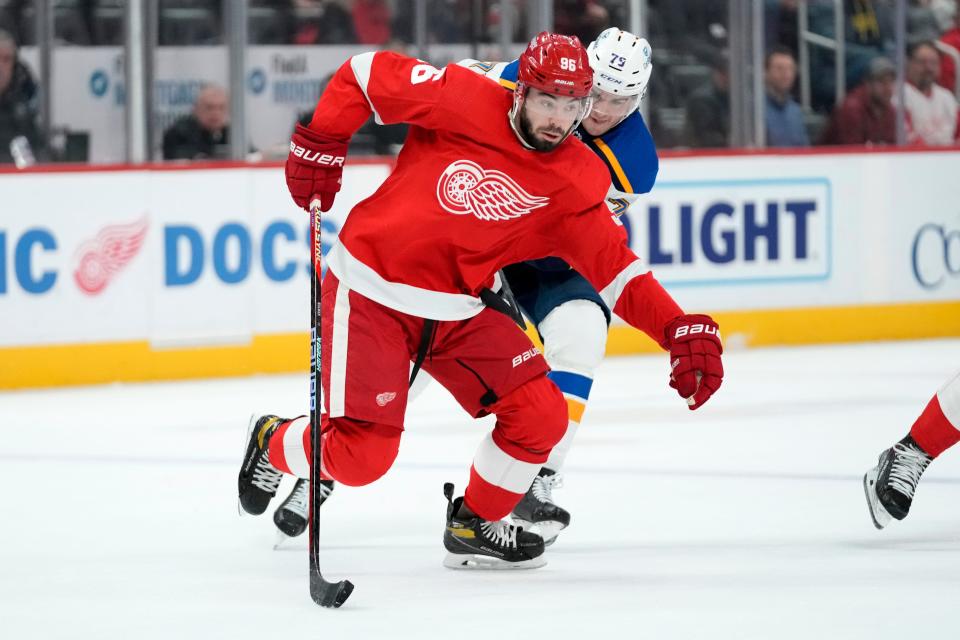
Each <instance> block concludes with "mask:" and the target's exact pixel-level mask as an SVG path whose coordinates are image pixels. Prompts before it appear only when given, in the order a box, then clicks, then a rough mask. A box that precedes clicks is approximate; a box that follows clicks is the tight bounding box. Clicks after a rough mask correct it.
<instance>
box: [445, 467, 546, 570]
mask: <svg viewBox="0 0 960 640" xmlns="http://www.w3.org/2000/svg"><path fill="white" fill-rule="evenodd" d="M443 495H445V496H446V497H447V528H446V529H445V530H444V532H443V546H444V547H446V548H447V552H448V553H447V557H446V558H445V559H444V561H443V566H445V567H449V568H450V569H536V568H538V567H542V566H543V565H545V564H547V560H546V558H544V557H543V538H541V537H540V536H538V535H537V534H535V533H530V532H529V531H524V530H523V528H522V527H518V526H516V525H512V524H510V523H509V522H507V521H506V520H498V521H496V522H491V521H489V520H483V519H482V518H480V516H478V515H476V514H474V513H473V512H471V511H470V510H469V509H467V507H466V506H465V505H464V504H463V497H459V498H457V499H456V500H454V499H453V485H452V484H451V483H449V482H448V483H446V484H444V485H443Z"/></svg>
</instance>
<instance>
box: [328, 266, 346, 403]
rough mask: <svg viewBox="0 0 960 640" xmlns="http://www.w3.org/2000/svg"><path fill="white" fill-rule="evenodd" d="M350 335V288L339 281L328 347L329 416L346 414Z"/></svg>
mask: <svg viewBox="0 0 960 640" xmlns="http://www.w3.org/2000/svg"><path fill="white" fill-rule="evenodd" d="M349 337H350V288H349V287H348V286H347V285H346V284H344V283H343V281H341V282H340V283H339V284H338V285H337V298H336V300H335V301H334V303H333V336H332V340H331V342H332V348H331V349H330V398H329V404H330V417H331V418H339V417H341V416H344V415H346V404H347V403H346V397H347V344H348V340H349Z"/></svg>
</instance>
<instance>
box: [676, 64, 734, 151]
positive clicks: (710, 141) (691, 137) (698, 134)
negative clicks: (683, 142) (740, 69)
mask: <svg viewBox="0 0 960 640" xmlns="http://www.w3.org/2000/svg"><path fill="white" fill-rule="evenodd" d="M729 64H730V63H729V61H728V60H727V58H726V56H724V55H717V56H714V57H713V58H712V65H713V74H712V75H711V81H710V84H709V85H707V86H705V87H700V88H699V89H696V90H694V91H693V93H691V94H690V98H689V99H688V100H687V105H686V107H687V121H686V136H685V137H686V139H687V144H688V145H689V146H691V147H726V146H727V145H728V144H729V141H730V69H729Z"/></svg>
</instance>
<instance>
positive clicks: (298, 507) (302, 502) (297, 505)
mask: <svg viewBox="0 0 960 640" xmlns="http://www.w3.org/2000/svg"><path fill="white" fill-rule="evenodd" d="M320 486H321V488H320V491H321V492H322V491H323V490H324V488H325V487H324V486H323V485H320ZM309 493H310V483H309V482H305V481H301V480H297V484H296V485H295V486H294V487H293V493H291V494H290V497H288V498H287V499H286V500H285V501H284V503H283V508H284V509H289V510H290V511H293V512H294V513H297V514H300V515H302V516H303V515H306V513H307V497H308V494H309Z"/></svg>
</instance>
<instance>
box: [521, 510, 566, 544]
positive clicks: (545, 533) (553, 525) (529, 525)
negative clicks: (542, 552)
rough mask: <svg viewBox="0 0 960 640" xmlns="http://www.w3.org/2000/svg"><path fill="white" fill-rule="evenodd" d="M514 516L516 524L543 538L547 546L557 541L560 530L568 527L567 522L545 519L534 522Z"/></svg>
mask: <svg viewBox="0 0 960 640" xmlns="http://www.w3.org/2000/svg"><path fill="white" fill-rule="evenodd" d="M512 518H513V522H514V524H516V525H517V526H520V527H523V529H524V531H529V532H530V533H535V534H537V535H538V536H540V537H541V538H543V544H544V546H546V547H549V546H550V545H552V544H553V543H554V542H556V541H557V536H559V535H560V532H561V531H563V530H564V529H566V528H567V526H566V525H565V524H563V523H562V522H557V521H556V520H544V521H543V522H538V523H536V524H534V523H533V522H528V521H527V520H522V519H520V518H518V517H516V516H512Z"/></svg>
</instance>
